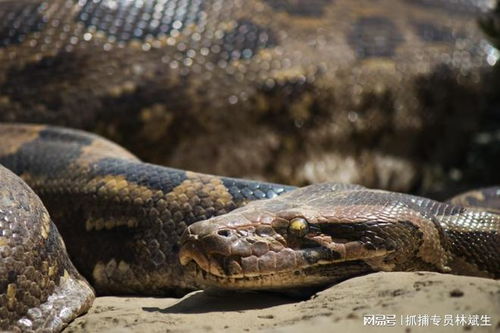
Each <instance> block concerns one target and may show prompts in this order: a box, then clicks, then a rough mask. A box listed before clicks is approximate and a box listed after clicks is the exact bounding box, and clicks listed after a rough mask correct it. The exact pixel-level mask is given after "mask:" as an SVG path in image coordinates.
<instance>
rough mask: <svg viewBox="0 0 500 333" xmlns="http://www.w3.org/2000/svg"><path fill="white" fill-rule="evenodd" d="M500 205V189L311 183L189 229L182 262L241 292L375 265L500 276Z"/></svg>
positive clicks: (328, 278) (322, 280) (329, 279)
mask: <svg viewBox="0 0 500 333" xmlns="http://www.w3.org/2000/svg"><path fill="white" fill-rule="evenodd" d="M458 204H461V205H462V206H460V205H458ZM499 204H500V188H498V187H493V188H487V189H482V190H478V191H472V192H468V193H465V194H463V195H460V196H458V197H455V198H453V199H452V200H451V203H441V202H437V201H434V200H430V199H426V198H422V197H416V196H411V195H407V194H401V193H396V192H387V191H381V190H370V189H367V188H365V187H362V186H359V185H345V184H331V183H325V184H317V185H310V186H307V187H303V188H300V189H297V190H295V191H292V192H289V193H285V194H283V195H282V196H279V197H277V198H274V199H270V200H264V201H256V202H251V203H249V204H248V205H246V206H245V207H242V208H239V209H237V210H234V211H232V212H230V213H228V214H225V215H222V216H218V217H214V218H212V219H210V220H207V221H202V222H198V223H195V224H193V225H191V226H189V227H188V230H187V233H186V234H185V236H184V239H183V242H182V244H183V245H182V248H181V251H180V259H181V262H182V263H184V264H188V263H190V262H191V261H195V262H196V263H197V264H198V265H199V266H200V267H201V268H202V269H203V272H202V273H200V274H199V279H200V280H201V281H205V284H208V285H215V286H218V287H225V288H233V289H241V288H253V289H262V288H263V289H270V288H284V287H289V288H293V287H303V286H311V285H322V284H331V283H333V282H335V281H338V280H344V279H346V278H349V277H352V276H357V275H361V274H366V273H369V272H375V271H414V270H428V271H438V272H447V273H453V274H464V275H474V276H482V277H490V278H497V279H498V278H500V210H499V209H498V208H499V207H500V205H499ZM480 206H483V207H481V209H478V208H477V207H480Z"/></svg>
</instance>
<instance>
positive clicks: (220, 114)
mask: <svg viewBox="0 0 500 333" xmlns="http://www.w3.org/2000/svg"><path fill="white" fill-rule="evenodd" d="M499 46H500V9H499V7H498V4H496V3H495V1H490V0H378V1H372V0H356V1H352V0H260V1H253V0H252V1H244V0H240V1H238V0H235V1H224V0H206V1H202V0H50V1H48V0H47V1H40V0H0V121H4V122H14V121H15V122H35V123H45V124H56V125H63V126H69V127H74V128H81V129H85V130H88V131H91V132H95V133H98V134H101V135H103V136H105V137H107V138H109V139H111V140H113V141H116V142H118V143H119V144H121V145H123V146H125V147H126V148H128V149H129V150H131V151H132V152H133V153H135V154H136V155H137V156H139V157H140V158H142V159H143V160H144V161H147V162H152V163H157V164H162V165H167V166H171V167H176V168H182V169H189V170H193V171H199V172H205V173H211V174H217V175H224V176H232V177H245V178H251V179H259V180H267V181H272V182H279V183H286V184H293V185H299V186H300V185H306V184H310V183H317V182H325V181H336V182H347V183H358V184H363V185H366V186H368V187H374V188H383V189H389V190H395V191H402V192H410V193H417V194H421V195H425V196H429V197H432V198H437V199H444V198H447V197H449V196H451V195H453V194H455V193H457V192H460V191H464V190H467V189H470V188H474V187H479V186H487V185H494V184H498V183H499V182H500V173H499V172H498V170H500V158H499V156H500V88H499V87H500V85H499V82H500V81H499V78H500V75H499V58H500V52H499V51H498V50H497V47H499Z"/></svg>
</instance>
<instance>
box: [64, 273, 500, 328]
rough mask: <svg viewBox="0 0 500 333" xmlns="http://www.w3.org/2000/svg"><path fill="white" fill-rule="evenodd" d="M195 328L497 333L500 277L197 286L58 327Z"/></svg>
mask: <svg viewBox="0 0 500 333" xmlns="http://www.w3.org/2000/svg"><path fill="white" fill-rule="evenodd" d="M374 315H378V316H376V317H374ZM426 315H429V316H428V317H426ZM475 315H479V316H478V317H476V316H475ZM462 316H463V317H462ZM426 318H427V319H426ZM450 318H451V323H452V324H453V325H450ZM488 319H489V320H488ZM375 324H380V326H378V325H375ZM390 325H393V326H390ZM479 325H486V326H479ZM200 331H201V332H204V331H205V332H253V331H264V332H297V333H298V332H306V331H309V332H385V331H391V332H469V331H472V332H500V281H495V280H489V279H482V278H473V277H463V276H453V275H445V274H438V273H428V272H416V273H376V274H371V275H367V276H363V277H359V278H354V279H350V280H347V281H344V282H342V283H340V284H337V285H335V286H333V287H331V288H329V289H326V290H324V291H322V292H320V293H318V294H316V295H314V296H313V297H312V298H310V299H308V300H305V301H297V300H293V299H290V298H288V297H284V296H279V295H273V294H263V293H250V294H240V293H222V294H213V293H207V292H204V291H197V292H193V293H190V294H188V295H186V296H185V297H183V298H182V299H175V298H140V297H99V298H97V300H96V301H95V303H94V306H93V307H92V308H91V310H90V311H89V313H87V314H86V315H85V316H82V317H80V318H78V319H77V320H75V321H74V322H73V323H71V325H70V326H69V327H68V328H67V329H66V330H65V332H200Z"/></svg>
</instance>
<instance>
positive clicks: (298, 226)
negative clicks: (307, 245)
mask: <svg viewBox="0 0 500 333" xmlns="http://www.w3.org/2000/svg"><path fill="white" fill-rule="evenodd" d="M288 232H289V233H291V234H292V235H294V236H296V237H304V236H305V235H306V234H307V233H308V232H309V223H307V221H306V219H304V218H302V217H295V218H293V219H292V220H291V221H290V225H289V226H288Z"/></svg>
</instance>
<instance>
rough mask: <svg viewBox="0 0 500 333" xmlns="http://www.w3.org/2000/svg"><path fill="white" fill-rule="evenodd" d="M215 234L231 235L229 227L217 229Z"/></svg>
mask: <svg viewBox="0 0 500 333" xmlns="http://www.w3.org/2000/svg"><path fill="white" fill-rule="evenodd" d="M217 235H219V236H222V237H229V236H230V235H231V231H230V230H229V229H222V230H219V231H217Z"/></svg>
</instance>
